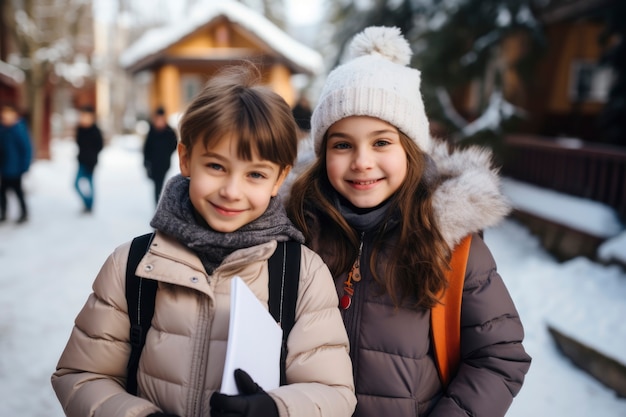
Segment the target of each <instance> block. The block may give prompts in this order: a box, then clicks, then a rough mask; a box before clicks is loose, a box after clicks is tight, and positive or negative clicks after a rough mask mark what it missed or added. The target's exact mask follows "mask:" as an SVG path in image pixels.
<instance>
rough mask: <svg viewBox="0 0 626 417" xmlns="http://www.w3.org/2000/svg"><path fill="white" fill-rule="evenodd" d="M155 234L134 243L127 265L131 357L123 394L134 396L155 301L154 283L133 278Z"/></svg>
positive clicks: (143, 236)
mask: <svg viewBox="0 0 626 417" xmlns="http://www.w3.org/2000/svg"><path fill="white" fill-rule="evenodd" d="M153 237H154V233H147V234H145V235H142V236H138V237H136V238H134V239H133V241H132V243H131V245H130V252H129V253H128V263H127V264H126V303H127V304H128V318H129V319H130V345H131V351H130V357H129V358H128V366H127V370H128V372H127V377H126V391H127V392H128V393H130V394H133V395H137V368H138V367H139V357H140V356H141V350H142V349H143V345H144V344H145V342H146V334H147V333H148V329H149V328H150V325H151V323H152V316H153V314H154V298H155V297H156V290H157V282H156V281H154V280H151V279H143V278H140V277H138V276H136V275H135V270H136V269H137V265H139V262H140V261H141V258H143V256H144V255H145V254H146V252H147V251H148V248H149V247H150V243H151V242H152V238H153Z"/></svg>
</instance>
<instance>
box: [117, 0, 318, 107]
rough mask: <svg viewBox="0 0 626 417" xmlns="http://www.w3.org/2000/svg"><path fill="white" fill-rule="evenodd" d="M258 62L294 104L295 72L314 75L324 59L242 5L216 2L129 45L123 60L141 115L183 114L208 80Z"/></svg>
mask: <svg viewBox="0 0 626 417" xmlns="http://www.w3.org/2000/svg"><path fill="white" fill-rule="evenodd" d="M244 59H245V60H251V61H254V62H255V63H257V64H258V65H259V67H260V68H261V71H262V74H263V80H264V82H265V83H267V85H269V86H270V87H271V88H273V89H274V91H276V92H277V93H278V94H280V95H281V96H282V97H283V98H285V100H286V101H287V102H288V103H289V104H290V105H293V104H294V103H295V101H296V99H297V91H296V89H295V88H294V85H293V83H292V76H294V75H297V74H301V75H305V76H312V75H315V74H316V73H318V72H320V71H321V70H322V69H323V61H322V57H321V56H320V55H319V54H318V53H317V52H316V51H314V50H312V49H310V48H309V47H307V46H305V45H303V44H301V43H299V42H298V41H296V40H294V39H293V38H291V37H290V36H289V35H287V34H286V33H285V32H283V31H282V30H281V29H279V28H278V27H277V26H275V25H274V24H273V23H271V22H270V21H269V20H267V19H266V18H265V17H264V16H262V15H260V14H258V13H256V12H254V11H253V10H251V9H249V8H248V7H246V6H244V5H242V4H241V3H237V2H233V1H228V0H225V1H219V2H212V3H211V4H209V5H203V7H202V8H198V9H197V10H196V11H195V12H193V13H190V14H189V18H188V19H187V18H186V19H184V20H182V21H179V22H176V23H175V24H172V25H169V26H167V27H163V28H156V29H152V30H150V31H148V32H147V33H145V34H144V35H143V36H142V37H141V38H139V39H138V40H137V41H136V42H135V43H133V44H132V45H130V47H129V48H128V49H126V50H125V51H124V52H123V54H122V56H121V58H120V63H121V65H122V67H123V68H125V69H126V70H127V71H128V72H129V73H130V74H131V75H132V76H133V82H132V83H131V85H132V89H133V92H132V96H133V97H135V102H134V103H133V105H134V107H135V108H136V111H137V113H138V114H142V113H143V114H148V113H149V112H150V111H151V110H152V109H154V108H155V107H156V106H158V105H162V106H164V107H165V109H166V112H167V113H168V115H171V114H176V113H179V112H182V111H183V109H184V107H185V105H186V104H188V103H189V101H190V100H191V99H192V98H193V97H194V96H195V95H196V94H197V93H198V91H199V90H200V89H201V87H202V86H203V84H204V83H205V81H206V80H207V79H208V78H209V77H211V75H212V74H215V72H216V71H218V70H219V69H220V68H222V67H223V66H225V65H232V64H235V63H237V62H240V61H241V60H244Z"/></svg>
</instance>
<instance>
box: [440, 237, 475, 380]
mask: <svg viewBox="0 0 626 417" xmlns="http://www.w3.org/2000/svg"><path fill="white" fill-rule="evenodd" d="M471 243H472V236H471V235H468V236H466V237H465V238H463V240H461V242H460V243H459V244H458V245H457V246H456V247H455V248H454V251H453V252H452V258H451V259H450V270H449V271H448V273H447V276H448V289H447V291H445V292H444V293H443V295H442V296H441V297H440V299H439V300H440V303H439V304H437V305H436V306H434V307H433V308H432V309H431V311H430V322H431V324H430V325H431V329H432V337H433V344H434V351H435V360H436V362H437V369H438V370H439V376H440V377H441V381H442V382H443V385H444V386H447V385H448V383H449V382H450V379H452V376H454V374H455V373H456V371H457V369H458V367H459V363H460V361H461V300H462V298H463V285H464V283H465V267H466V266H467V258H468V256H469V248H470V244H471Z"/></svg>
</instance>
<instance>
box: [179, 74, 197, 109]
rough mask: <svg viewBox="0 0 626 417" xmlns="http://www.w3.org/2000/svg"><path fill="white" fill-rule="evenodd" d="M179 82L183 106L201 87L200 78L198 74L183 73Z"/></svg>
mask: <svg viewBox="0 0 626 417" xmlns="http://www.w3.org/2000/svg"><path fill="white" fill-rule="evenodd" d="M181 83H182V88H181V91H182V100H183V106H186V105H187V104H188V103H189V102H191V100H193V99H194V97H195V96H196V95H197V94H198V93H199V92H200V90H201V89H202V78H201V77H200V76H198V75H183V76H182V78H181Z"/></svg>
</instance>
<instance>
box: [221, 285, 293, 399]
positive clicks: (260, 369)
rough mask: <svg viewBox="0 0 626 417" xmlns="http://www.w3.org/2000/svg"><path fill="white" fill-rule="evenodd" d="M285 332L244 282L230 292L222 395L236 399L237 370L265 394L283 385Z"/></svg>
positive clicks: (234, 286) (232, 286)
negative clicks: (283, 335) (282, 361)
mask: <svg viewBox="0 0 626 417" xmlns="http://www.w3.org/2000/svg"><path fill="white" fill-rule="evenodd" d="M281 343H282V329H281V328H280V326H279V325H278V323H276V321H275V320H274V318H273V317H272V315H271V314H270V312H269V311H267V309H266V308H265V306H263V304H261V302H260V301H259V300H258V299H257V298H256V296H255V295H254V293H253V292H252V290H250V288H248V286H247V285H246V283H245V282H243V280H242V279H241V278H240V277H238V276H235V277H233V279H232V282H231V289H230V324H229V327H228V344H227V350H226V361H225V363H224V374H223V375H222V388H221V390H220V391H221V392H222V393H223V394H227V395H237V394H239V391H238V390H237V384H236V383H235V376H234V372H235V369H237V368H240V369H243V370H244V371H246V372H247V373H248V374H249V375H250V376H251V377H252V379H254V381H255V382H256V383H257V384H259V386H261V388H263V389H264V390H265V391H269V390H271V389H274V388H277V387H278V386H279V385H280V346H281Z"/></svg>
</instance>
